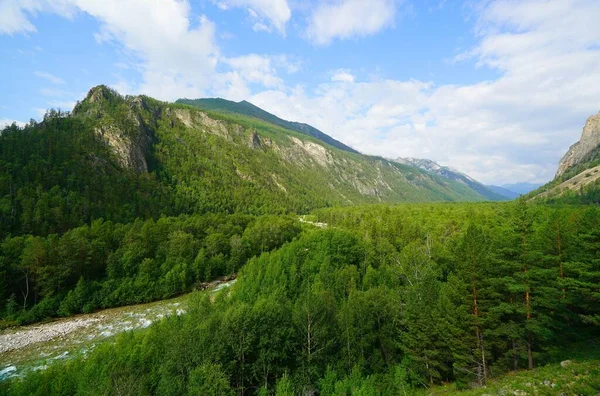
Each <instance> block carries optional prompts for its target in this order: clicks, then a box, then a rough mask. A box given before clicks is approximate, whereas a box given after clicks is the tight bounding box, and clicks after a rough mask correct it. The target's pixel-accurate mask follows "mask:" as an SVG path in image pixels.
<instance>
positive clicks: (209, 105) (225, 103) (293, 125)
mask: <svg viewBox="0 0 600 396" xmlns="http://www.w3.org/2000/svg"><path fill="white" fill-rule="evenodd" d="M175 103H181V104H187V105H190V106H194V107H198V108H200V109H203V110H207V111H217V112H226V113H238V114H244V115H248V116H251V117H255V118H258V119H260V120H263V121H267V122H270V123H272V124H275V125H278V126H280V127H283V128H286V129H291V130H293V131H296V132H299V133H302V134H305V135H309V136H312V137H315V138H317V139H319V140H322V141H323V142H325V143H327V144H329V145H330V146H333V147H336V148H339V149H340V150H344V151H348V152H351V153H355V154H359V152H358V151H357V150H355V149H353V148H352V147H350V146H348V145H346V144H344V143H342V142H340V141H339V140H336V139H334V138H332V137H331V136H329V135H327V134H326V133H324V132H321V131H320V130H318V129H317V128H315V127H313V126H311V125H308V124H305V123H300V122H296V121H287V120H284V119H282V118H280V117H278V116H276V115H274V114H271V113H269V112H267V111H265V110H263V109H261V108H260V107H258V106H256V105H254V104H252V103H250V102H248V101H246V100H242V101H240V102H233V101H230V100H227V99H223V98H200V99H178V100H176V101H175Z"/></svg>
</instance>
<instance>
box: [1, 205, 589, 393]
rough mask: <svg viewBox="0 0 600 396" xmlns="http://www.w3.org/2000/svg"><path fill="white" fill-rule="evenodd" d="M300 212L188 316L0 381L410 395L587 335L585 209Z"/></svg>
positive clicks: (55, 388) (532, 361)
mask: <svg viewBox="0 0 600 396" xmlns="http://www.w3.org/2000/svg"><path fill="white" fill-rule="evenodd" d="M314 220H318V221H321V222H326V223H328V224H329V229H328V230H308V231H306V232H304V233H302V234H301V235H300V236H298V237H297V238H296V239H295V240H293V241H292V242H289V243H287V244H285V245H284V246H283V247H282V248H280V249H279V250H276V251H273V252H269V253H264V254H263V255H261V256H260V257H258V258H253V259H251V260H250V261H249V262H248V263H247V264H246V265H245V266H244V267H243V268H242V270H241V275H240V277H239V279H238V282H237V284H236V285H235V286H234V287H233V288H232V290H231V291H230V292H229V291H226V292H222V293H221V294H220V295H219V296H218V297H217V298H216V299H215V300H214V301H211V299H209V297H208V296H205V295H200V294H199V295H198V297H197V298H196V299H195V301H194V302H193V303H191V307H190V310H189V314H187V315H184V316H181V317H172V318H169V319H167V320H165V321H163V322H161V323H159V324H157V325H154V326H151V327H150V328H149V329H147V330H145V331H142V332H136V333H129V334H126V335H124V336H122V337H120V338H119V339H118V340H117V342H116V345H104V346H102V347H101V348H99V349H98V350H97V351H95V352H94V353H92V354H91V355H90V356H89V357H88V358H87V359H86V360H74V361H71V362H69V363H68V364H65V365H57V366H53V367H51V368H50V369H48V370H47V371H45V372H35V373H32V374H30V375H29V376H27V377H26V379H25V380H23V381H21V380H16V381H13V382H11V383H10V384H9V385H6V389H5V391H6V392H8V393H10V394H40V395H41V394H75V393H79V394H116V393H118V394H160V395H169V394H173V395H181V394H215V395H216V394H236V393H237V394H260V395H266V394H276V395H292V394H299V393H300V392H312V391H318V392H319V394H321V395H350V394H353V395H377V394H411V393H412V392H414V390H415V389H419V388H424V387H427V386H431V385H432V384H438V383H441V382H445V381H455V382H456V383H457V385H458V386H459V387H460V386H463V387H464V386H468V385H469V384H485V383H486V382H487V381H488V380H489V378H491V377H495V376H498V375H500V374H502V373H505V372H507V371H509V370H516V369H521V368H527V367H529V368H531V367H535V366H537V365H539V364H542V363H544V362H546V361H547V360H548V359H550V356H551V352H552V351H555V350H556V349H560V348H562V347H564V346H566V345H567V344H568V343H571V342H574V341H580V342H581V341H583V342H586V341H587V342H591V341H592V340H594V339H597V337H598V336H599V335H600V334H599V333H598V329H599V328H600V327H599V325H600V304H599V302H600V290H599V281H600V261H599V260H600V209H599V208H597V207H553V206H532V205H526V204H524V203H523V202H519V203H517V204H501V205H500V204H495V205H491V204H471V205H468V204H447V205H401V206H396V207H390V206H370V207H355V208H345V209H342V208H340V209H325V210H319V211H317V212H315V214H314ZM582 386H584V388H581V389H583V390H582V392H586V389H587V391H590V389H593V386H594V385H593V384H591V385H582ZM585 386H588V388H585ZM589 386H591V388H590V387H589ZM304 394H308V393H304Z"/></svg>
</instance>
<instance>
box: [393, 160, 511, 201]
mask: <svg viewBox="0 0 600 396" xmlns="http://www.w3.org/2000/svg"><path fill="white" fill-rule="evenodd" d="M395 161H396V162H398V163H401V164H405V165H409V166H414V167H416V168H419V169H423V170H426V171H428V172H431V173H433V174H436V175H438V176H441V177H443V178H446V179H449V180H452V181H456V182H458V183H462V184H464V185H465V186H467V187H468V188H470V189H472V190H473V191H475V192H477V193H478V194H481V195H482V196H484V197H485V198H486V199H488V200H491V201H504V200H506V199H511V198H509V197H507V196H505V195H503V194H500V193H498V192H496V191H493V190H492V189H490V188H489V186H485V185H483V184H481V183H479V182H478V181H477V180H475V179H473V178H471V177H470V176H468V175H465V174H464V173H462V172H459V171H457V170H454V169H452V168H449V167H447V166H441V165H440V164H438V163H437V162H435V161H432V160H429V159H422V158H397V159H396V160H395Z"/></svg>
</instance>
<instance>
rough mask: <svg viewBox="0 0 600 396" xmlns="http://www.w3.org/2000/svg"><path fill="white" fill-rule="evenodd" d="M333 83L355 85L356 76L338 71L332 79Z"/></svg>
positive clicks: (344, 71)
mask: <svg viewBox="0 0 600 396" xmlns="http://www.w3.org/2000/svg"><path fill="white" fill-rule="evenodd" d="M331 81H334V82H349V83H353V82H354V76H353V75H352V74H350V73H349V72H348V71H346V70H337V71H336V72H335V73H334V74H333V76H332V77H331Z"/></svg>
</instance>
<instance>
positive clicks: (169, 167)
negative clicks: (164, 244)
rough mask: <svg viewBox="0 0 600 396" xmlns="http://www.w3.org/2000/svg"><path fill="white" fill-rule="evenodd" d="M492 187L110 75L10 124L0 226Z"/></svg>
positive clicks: (446, 195)
mask: <svg viewBox="0 0 600 396" xmlns="http://www.w3.org/2000/svg"><path fill="white" fill-rule="evenodd" d="M483 199H484V197H483V196H481V195H479V194H478V193H477V192H475V191H473V190H471V189H469V188H468V187H466V186H464V185H461V184H460V183H455V182H452V181H449V180H446V179H443V178H439V177H436V176H434V175H430V174H428V173H426V172H423V171H420V170H418V169H414V168H411V167H407V166H402V165H400V164H395V163H392V162H389V161H386V160H384V159H382V158H377V157H369V156H363V155H360V154H355V153H349V152H346V151H343V150H339V149H336V148H333V147H331V146H328V145H327V144H325V143H323V142H322V141H319V140H317V139H315V138H313V137H311V136H307V135H303V134H300V133H297V132H294V131H292V130H287V129H284V128H281V127H279V126H277V125H274V124H270V123H267V122H264V121H261V120H258V119H255V118H251V117H245V116H241V115H235V114H231V115H227V116H226V115H222V114H221V115H219V114H214V115H207V114H206V113H204V112H202V111H200V110H198V109H196V108H193V107H190V106H185V105H182V104H179V105H175V104H168V103H163V102H159V101H156V100H154V99H152V98H148V97H144V96H138V97H122V96H120V95H119V94H118V93H117V92H115V91H112V90H110V89H108V88H106V87H104V86H99V87H96V88H93V89H92V90H90V93H89V94H88V96H87V97H86V98H85V99H84V100H83V101H82V102H81V103H79V104H78V105H77V106H76V107H75V109H74V110H73V112H72V114H68V113H60V112H55V111H50V112H48V113H47V114H46V116H45V117H44V120H43V121H41V122H39V123H37V122H34V121H32V122H31V123H30V124H28V125H27V126H25V128H23V129H21V128H19V127H17V126H16V125H13V126H9V127H7V128H5V129H4V130H3V131H2V133H1V134H0V237H4V236H6V235H8V234H29V233H30V234H34V235H40V236H44V235H48V234H52V233H58V234H60V233H63V232H65V231H67V230H68V229H70V228H72V227H76V226H80V225H83V224H89V223H90V222H91V221H93V220H95V219H99V218H103V219H105V220H111V221H117V222H130V221H133V220H134V219H136V218H144V219H148V218H155V219H156V218H157V217H158V216H160V215H179V214H192V213H215V212H221V213H238V212H243V213H248V214H276V213H289V212H296V213H306V212H307V211H309V210H311V209H314V208H318V207H325V206H334V205H350V204H358V203H371V202H402V201H445V200H483Z"/></svg>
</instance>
